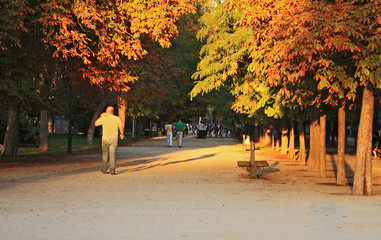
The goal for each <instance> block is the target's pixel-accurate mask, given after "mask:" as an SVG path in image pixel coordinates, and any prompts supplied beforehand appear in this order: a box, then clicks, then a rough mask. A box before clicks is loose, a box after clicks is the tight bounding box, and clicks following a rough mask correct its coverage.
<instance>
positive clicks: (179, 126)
mask: <svg viewBox="0 0 381 240" xmlns="http://www.w3.org/2000/svg"><path fill="white" fill-rule="evenodd" d="M175 126H176V138H177V144H178V147H182V140H183V131H184V123H183V122H181V120H179V121H178V122H177V123H176V125H175Z"/></svg>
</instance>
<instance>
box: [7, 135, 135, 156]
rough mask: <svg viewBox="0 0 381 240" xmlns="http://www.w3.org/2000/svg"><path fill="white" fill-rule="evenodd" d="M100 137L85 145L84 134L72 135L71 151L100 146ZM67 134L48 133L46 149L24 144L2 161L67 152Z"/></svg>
mask: <svg viewBox="0 0 381 240" xmlns="http://www.w3.org/2000/svg"><path fill="white" fill-rule="evenodd" d="M101 141H102V139H101V137H94V139H93V145H86V136H84V135H73V137H72V151H73V152H76V151H82V150H87V149H91V148H96V147H100V146H101ZM131 141H133V139H132V138H131V137H129V138H125V139H123V140H119V142H120V143H126V142H131ZM67 146H68V136H67V135H66V134H49V135H48V151H47V152H41V151H40V150H39V149H38V146H35V145H24V146H20V147H19V156H18V157H1V158H0V160H1V161H2V162H22V161H26V160H30V159H36V158H38V157H43V156H55V155H60V154H64V153H67Z"/></svg>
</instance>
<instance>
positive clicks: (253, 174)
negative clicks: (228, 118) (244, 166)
mask: <svg viewBox="0 0 381 240" xmlns="http://www.w3.org/2000/svg"><path fill="white" fill-rule="evenodd" d="M249 135H250V175H249V177H250V178H255V177H256V176H257V170H258V169H257V166H256V165H255V142H254V138H255V132H254V126H253V125H249Z"/></svg>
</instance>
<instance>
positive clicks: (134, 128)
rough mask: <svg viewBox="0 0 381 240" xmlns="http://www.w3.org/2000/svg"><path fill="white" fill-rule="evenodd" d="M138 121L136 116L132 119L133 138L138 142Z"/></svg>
mask: <svg viewBox="0 0 381 240" xmlns="http://www.w3.org/2000/svg"><path fill="white" fill-rule="evenodd" d="M136 119H137V117H136V116H133V117H132V138H133V139H134V141H137V137H138V135H137V130H136V127H137V126H136V125H137V124H136Z"/></svg>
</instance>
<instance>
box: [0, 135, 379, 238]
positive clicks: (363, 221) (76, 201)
mask: <svg viewBox="0 0 381 240" xmlns="http://www.w3.org/2000/svg"><path fill="white" fill-rule="evenodd" d="M256 157H257V160H268V161H270V163H271V162H274V161H280V165H279V168H280V170H281V171H280V172H277V173H272V174H269V175H266V176H263V177H262V178H261V179H256V180H250V179H248V178H247V176H246V172H245V171H244V170H242V169H241V168H238V167H237V166H236V161H237V160H247V159H248V158H249V153H248V152H247V151H245V150H244V149H243V147H242V146H241V144H239V143H238V142H236V141H234V140H232V139H221V138H219V139H206V140H202V139H201V140H200V139H196V138H194V137H192V138H186V139H185V140H184V147H183V148H177V147H172V148H169V147H166V143H165V139H164V138H156V139H151V140H148V141H143V142H138V143H134V144H131V145H129V146H127V147H120V148H119V149H118V161H117V164H118V168H117V175H115V176H111V175H109V174H107V175H104V174H102V173H101V172H100V171H99V168H100V152H99V151H93V152H89V153H86V154H78V155H73V156H70V157H66V158H63V159H48V160H47V161H44V162H40V163H38V164H36V163H34V164H31V163H29V164H28V163H25V164H21V165H6V164H3V165H0V191H1V194H0V239H2V240H16V239H17V240H23V239H28V240H31V239H36V240H45V239H46V240H51V239H57V240H61V239H62V240H64V239H65V240H68V239H74V240H81V239H86V240H88V239H91V240H103V239H107V240H113V239H116V240H119V239H120V240H122V239H123V240H124V239H128V240H159V239H160V240H161V239H163V240H171V239H176V240H177V239H194V240H209V239H211V240H215V239H216V240H217V239H234V240H244V239H245V240H247V239H282V240H284V239H293V240H295V239H346V240H348V239H356V240H357V239H379V236H380V235H381V197H380V196H379V195H380V193H381V190H380V185H379V184H376V186H375V193H376V195H378V196H372V197H354V196H351V195H350V194H351V188H350V187H349V186H335V185H334V182H335V178H334V174H333V173H332V172H331V173H330V174H329V177H328V178H326V179H320V178H319V177H318V174H316V173H309V172H306V171H305V169H306V167H304V166H298V165H297V164H296V163H295V162H292V161H291V160H289V159H287V158H285V157H284V156H282V155H280V154H278V153H275V152H273V151H271V150H268V149H262V150H259V151H256ZM57 160H58V161H57ZM349 160H350V159H349ZM57 162H58V163H57ZM349 162H350V161H349ZM349 165H350V164H349Z"/></svg>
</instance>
